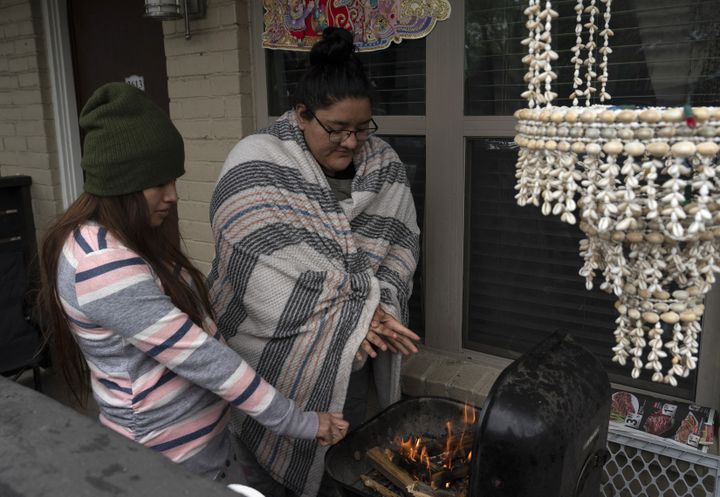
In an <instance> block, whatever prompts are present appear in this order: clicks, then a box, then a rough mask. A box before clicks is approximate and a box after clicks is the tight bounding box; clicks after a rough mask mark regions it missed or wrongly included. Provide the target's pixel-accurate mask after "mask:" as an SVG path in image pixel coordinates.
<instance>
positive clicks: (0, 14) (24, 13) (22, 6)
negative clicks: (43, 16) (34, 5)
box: [0, 1, 32, 24]
mask: <svg viewBox="0 0 720 497" xmlns="http://www.w3.org/2000/svg"><path fill="white" fill-rule="evenodd" d="M31 17H32V11H31V9H30V2H27V1H26V2H20V3H18V4H15V5H11V6H7V7H5V6H3V8H2V9H0V19H2V24H15V23H17V22H20V21H24V20H26V19H30V18H31Z"/></svg>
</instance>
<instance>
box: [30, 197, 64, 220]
mask: <svg viewBox="0 0 720 497" xmlns="http://www.w3.org/2000/svg"><path fill="white" fill-rule="evenodd" d="M32 204H33V212H34V213H35V215H36V217H37V218H38V219H43V218H44V219H48V218H52V217H55V216H56V215H57V213H58V202H56V201H55V200H42V199H37V198H35V199H33V202H32Z"/></svg>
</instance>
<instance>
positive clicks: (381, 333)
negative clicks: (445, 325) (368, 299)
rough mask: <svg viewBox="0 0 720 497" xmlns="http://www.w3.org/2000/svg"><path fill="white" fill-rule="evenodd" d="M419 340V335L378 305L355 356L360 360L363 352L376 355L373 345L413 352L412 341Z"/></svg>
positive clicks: (415, 349) (405, 352) (408, 352)
mask: <svg viewBox="0 0 720 497" xmlns="http://www.w3.org/2000/svg"><path fill="white" fill-rule="evenodd" d="M419 340H420V337H419V336H417V335H416V334H415V333H413V332H412V331H411V330H410V329H409V328H406V327H405V326H403V325H402V323H400V321H398V320H397V319H395V318H394V317H392V316H391V315H390V314H388V313H387V312H385V311H383V310H382V309H381V308H380V307H379V306H378V308H377V309H376V310H375V314H374V315H373V318H372V321H371V322H370V329H369V330H368V333H367V336H366V337H365V339H364V340H363V341H362V343H361V344H360V350H358V351H357V354H356V355H355V357H356V358H357V360H362V358H363V353H366V354H367V355H369V356H370V357H373V358H374V357H377V352H375V347H376V348H378V349H380V350H382V351H385V350H389V351H390V352H399V353H401V354H403V355H410V354H415V353H416V352H417V351H418V349H417V347H416V346H415V344H414V343H413V342H417V341H419Z"/></svg>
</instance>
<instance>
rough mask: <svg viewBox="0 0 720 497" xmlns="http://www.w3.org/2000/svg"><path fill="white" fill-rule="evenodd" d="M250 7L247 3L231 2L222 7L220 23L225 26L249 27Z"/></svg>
mask: <svg viewBox="0 0 720 497" xmlns="http://www.w3.org/2000/svg"><path fill="white" fill-rule="evenodd" d="M248 9H249V6H248V5H247V4H246V3H245V2H230V3H228V4H227V5H223V6H222V7H220V22H222V23H223V24H233V23H235V24H239V25H247V24H248V22H249V17H250V16H249V11H248Z"/></svg>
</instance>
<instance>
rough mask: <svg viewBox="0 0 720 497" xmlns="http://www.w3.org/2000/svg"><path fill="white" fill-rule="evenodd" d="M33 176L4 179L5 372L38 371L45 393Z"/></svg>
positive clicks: (0, 185)
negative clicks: (37, 319) (37, 317)
mask: <svg viewBox="0 0 720 497" xmlns="http://www.w3.org/2000/svg"><path fill="white" fill-rule="evenodd" d="M31 183H32V180H31V178H30V177H29V176H4V177H0V373H3V374H13V373H16V372H19V371H22V370H24V369H27V368H33V371H34V373H35V386H36V388H38V389H39V387H40V383H39V377H38V369H37V368H38V366H39V364H40V361H41V354H40V346H41V339H40V332H39V330H38V328H37V326H36V325H35V324H34V323H33V321H32V320H31V318H30V315H31V312H32V311H31V310H32V306H33V299H34V295H35V291H36V290H37V288H38V285H39V278H38V265H37V240H36V238H35V223H34V221H33V213H32V202H31V197H30V185H31Z"/></svg>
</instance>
